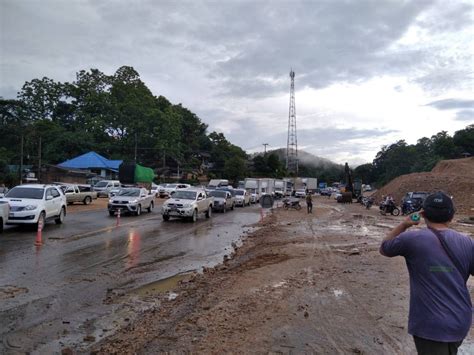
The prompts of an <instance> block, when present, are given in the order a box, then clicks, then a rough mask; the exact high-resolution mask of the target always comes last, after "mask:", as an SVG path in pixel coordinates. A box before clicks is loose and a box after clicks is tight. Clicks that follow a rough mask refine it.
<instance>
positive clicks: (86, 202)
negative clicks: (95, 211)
mask: <svg viewBox="0 0 474 355" xmlns="http://www.w3.org/2000/svg"><path fill="white" fill-rule="evenodd" d="M83 202H84V205H89V204H90V203H91V202H92V198H91V197H90V196H86V197H85V198H84V201H83Z"/></svg>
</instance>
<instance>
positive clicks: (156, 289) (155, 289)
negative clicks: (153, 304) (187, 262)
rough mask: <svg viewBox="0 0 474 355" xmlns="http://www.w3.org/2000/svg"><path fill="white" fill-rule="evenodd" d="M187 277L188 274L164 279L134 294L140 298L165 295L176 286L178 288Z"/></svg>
mask: <svg viewBox="0 0 474 355" xmlns="http://www.w3.org/2000/svg"><path fill="white" fill-rule="evenodd" d="M187 276H188V275H187V274H178V275H175V276H171V277H168V278H166V279H162V280H159V281H156V282H152V283H149V284H146V285H144V286H142V287H139V288H137V289H135V290H133V292H132V293H133V294H135V295H138V296H150V295H153V294H158V293H165V292H168V291H171V290H173V289H174V288H176V286H178V283H179V282H180V281H181V280H184V279H185V278H186V277H187ZM170 296H171V294H170ZM176 296H177V295H176ZM175 298H176V297H175Z"/></svg>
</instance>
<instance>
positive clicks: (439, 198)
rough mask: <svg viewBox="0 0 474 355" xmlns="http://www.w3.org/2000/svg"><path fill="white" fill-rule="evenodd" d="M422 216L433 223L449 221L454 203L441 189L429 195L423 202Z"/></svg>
mask: <svg viewBox="0 0 474 355" xmlns="http://www.w3.org/2000/svg"><path fill="white" fill-rule="evenodd" d="M423 211H424V216H425V218H426V219H427V220H429V221H431V222H435V223H444V222H448V221H450V220H451V219H452V218H453V216H454V212H455V211H456V210H455V209H454V203H453V200H452V199H451V197H449V196H448V195H446V194H445V193H444V192H442V191H438V192H435V193H433V194H431V195H429V196H428V197H427V198H426V199H425V202H424V203H423Z"/></svg>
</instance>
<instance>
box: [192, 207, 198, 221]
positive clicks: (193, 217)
mask: <svg viewBox="0 0 474 355" xmlns="http://www.w3.org/2000/svg"><path fill="white" fill-rule="evenodd" d="M197 219H198V211H197V210H194V212H193V216H192V217H191V221H192V222H193V223H194V222H196V221H197Z"/></svg>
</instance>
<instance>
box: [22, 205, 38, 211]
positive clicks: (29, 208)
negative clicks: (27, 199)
mask: <svg viewBox="0 0 474 355" xmlns="http://www.w3.org/2000/svg"><path fill="white" fill-rule="evenodd" d="M36 207H37V206H34V205H28V206H25V207H23V211H33V210H36Z"/></svg>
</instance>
